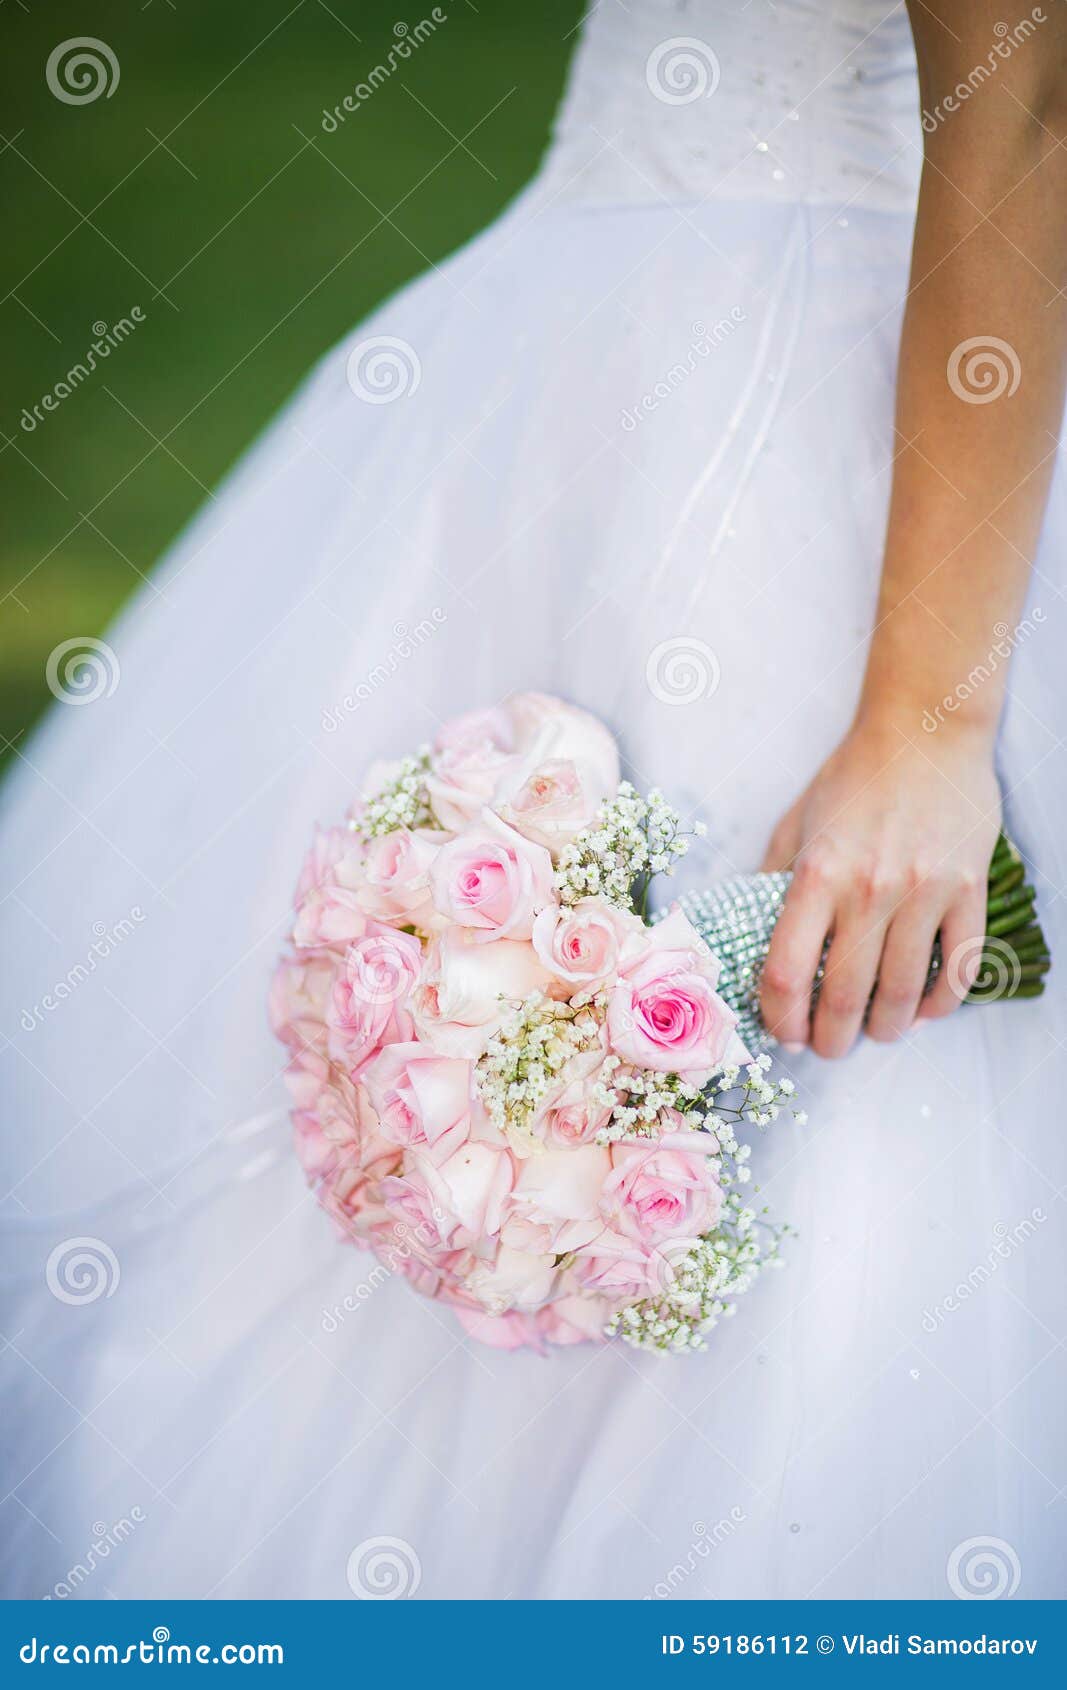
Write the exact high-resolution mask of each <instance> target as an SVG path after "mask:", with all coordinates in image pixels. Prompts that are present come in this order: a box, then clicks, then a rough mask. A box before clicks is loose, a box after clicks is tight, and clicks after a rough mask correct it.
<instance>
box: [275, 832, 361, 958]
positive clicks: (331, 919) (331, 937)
mask: <svg viewBox="0 0 1067 1690" xmlns="http://www.w3.org/2000/svg"><path fill="white" fill-rule="evenodd" d="M361 859H362V848H361V846H360V845H359V844H358V843H357V841H356V838H355V836H354V835H353V834H352V833H350V832H348V831H347V830H346V829H345V828H341V827H331V828H328V829H323V828H317V829H316V831H315V840H314V843H313V845H312V847H311V850H310V851H309V852H308V854H307V856H306V857H305V859H304V866H303V868H302V869H301V871H300V878H299V880H298V881H297V886H296V897H295V900H294V901H295V905H296V920H295V921H294V923H293V944H294V945H295V946H296V947H297V949H298V950H313V949H317V948H318V947H319V946H322V945H346V944H348V943H349V941H350V940H352V939H358V938H359V936H360V934H361V933H363V932H364V931H365V930H366V926H367V923H366V920H365V918H364V915H363V912H362V910H361V909H360V907H359V903H358V901H357V896H356V891H357V888H358V886H359V883H360V879H361V876H362V868H361Z"/></svg>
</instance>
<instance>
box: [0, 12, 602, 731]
mask: <svg viewBox="0 0 1067 1690" xmlns="http://www.w3.org/2000/svg"><path fill="white" fill-rule="evenodd" d="M440 10H441V11H444V12H445V13H446V14H447V16H446V21H445V22H444V23H441V24H440V25H439V26H438V27H437V28H436V29H435V30H434V32H433V33H432V35H430V36H429V37H428V38H427V39H426V40H424V41H423V43H422V44H421V45H420V46H418V47H417V48H415V49H413V51H412V53H411V55H410V57H409V58H408V60H407V61H406V62H403V63H402V64H401V66H400V68H399V70H398V71H397V72H396V73H395V74H393V75H392V76H390V77H389V79H388V80H387V81H386V82H385V83H384V84H383V85H382V86H381V87H379V88H378V89H377V90H376V91H375V93H374V94H373V97H372V98H371V99H370V100H369V101H367V102H366V103H365V104H364V105H363V106H362V107H361V108H360V110H359V111H358V112H357V113H355V114H352V115H351V116H349V117H348V118H347V120H346V121H345V123H344V124H343V125H342V126H341V127H340V128H339V129H338V131H337V132H336V133H334V134H332V135H331V134H327V133H325V132H324V131H323V130H322V128H321V124H320V119H321V115H322V112H323V109H324V108H332V107H334V106H336V105H337V103H338V102H339V101H340V100H341V99H342V97H343V96H344V94H345V93H346V92H348V91H349V90H350V89H351V88H352V87H353V86H354V84H355V83H357V82H359V81H361V80H362V79H363V78H364V77H365V76H366V75H367V73H368V72H369V71H370V69H371V68H372V67H373V66H374V65H375V64H376V63H380V62H382V61H383V59H384V57H385V55H386V54H387V53H388V50H389V48H390V46H391V45H392V44H394V43H395V41H396V39H397V36H396V34H395V33H394V29H395V26H396V25H397V23H398V22H404V21H406V22H407V24H408V25H409V26H410V28H412V29H413V28H414V26H415V25H416V24H417V23H418V22H419V20H420V19H421V18H423V17H427V16H429V14H430V11H431V8H430V7H429V6H425V5H423V4H422V3H421V0H420V4H419V6H418V7H417V8H416V9H413V10H412V11H411V12H410V13H409V14H408V15H407V17H406V19H405V17H404V14H403V13H402V12H400V11H399V9H398V7H397V6H396V5H395V4H391V5H389V6H384V5H381V4H378V3H374V0H369V3H363V4H360V5H359V6H354V5H352V4H345V3H344V0H330V3H329V5H327V4H326V0H230V3H229V4H228V5H227V6H225V7H222V6H219V5H218V3H217V0H213V3H211V0H178V3H177V4H176V5H171V4H170V0H149V3H148V4H147V5H145V6H144V7H143V8H142V7H140V6H138V7H130V6H129V5H127V4H118V3H116V0H102V3H101V4H98V5H97V6H95V7H94V8H93V11H92V15H91V17H90V16H89V15H87V14H86V13H85V12H84V8H83V7H82V6H81V5H80V4H75V3H73V0H61V3H59V4H54V5H51V6H49V7H47V8H44V7H35V8H32V9H30V10H28V11H23V10H21V9H20V8H18V7H15V6H8V7H5V8H4V9H3V13H2V16H0V30H2V31H3V49H4V50H3V53H2V54H0V65H2V69H0V89H2V109H3V113H4V117H3V120H2V123H0V131H2V135H3V142H0V146H3V145H4V143H11V144H10V145H7V146H6V150H3V151H2V153H0V187H2V192H3V196H4V200H3V203H4V206H5V212H6V216H5V240H4V249H3V256H2V258H0V266H2V273H3V277H4V287H3V295H4V299H3V308H2V311H0V334H2V337H3V343H4V361H3V367H4V369H5V371H6V372H7V380H6V382H5V387H4V399H3V417H2V427H0V436H2V440H0V445H2V450H0V505H2V509H3V511H4V514H5V522H4V525H3V531H2V537H0V732H2V734H3V737H4V741H5V742H7V743H16V744H17V743H19V742H21V740H22V739H23V737H24V736H25V734H26V733H27V731H28V730H29V728H30V726H31V725H32V723H33V721H34V719H35V718H36V717H37V715H38V714H39V713H40V711H41V710H42V709H43V707H44V706H45V704H47V703H48V702H49V694H48V691H47V687H46V684H45V663H46V660H47V657H48V654H49V652H50V651H51V650H52V648H53V647H54V646H55V645H56V644H57V643H58V642H59V641H61V640H64V639H67V638H71V637H73V636H75V635H97V636H99V635H100V634H102V633H103V632H104V630H105V629H106V627H107V624H108V623H109V622H110V621H111V619H112V617H113V616H114V614H115V612H116V611H117V610H118V608H119V606H120V605H121V604H122V602H123V600H124V599H126V598H127V597H128V595H129V594H130V593H131V592H133V591H135V590H136V589H137V587H138V586H139V585H140V583H141V580H142V579H143V577H144V576H145V575H147V574H148V573H149V572H150V571H151V568H152V565H153V563H154V561H155V560H156V558H157V557H158V556H159V554H160V552H161V551H162V550H163V548H164V547H165V546H166V544H167V543H168V542H169V540H170V539H171V538H172V537H173V536H174V535H175V534H176V533H177V532H178V530H179V529H180V528H181V526H182V525H183V523H184V522H185V521H186V520H187V519H188V518H189V517H190V516H191V515H192V513H193V512H194V511H195V509H196V508H197V506H198V505H199V504H200V503H201V502H202V501H203V500H204V498H205V497H206V490H207V489H210V488H211V487H213V486H214V485H215V484H216V483H217V482H218V480H219V478H220V477H221V475H222V474H223V472H224V471H225V470H226V468H227V467H228V466H229V465H230V464H231V463H232V462H233V460H234V458H235V457H236V456H237V455H238V454H239V453H240V452H241V450H242V449H243V448H244V447H245V446H246V445H247V444H248V443H249V441H250V440H251V439H252V438H253V437H254V436H255V434H256V433H257V432H258V431H259V429H260V428H261V427H262V426H263V425H264V424H265V423H266V422H267V421H268V419H269V418H270V417H271V415H272V413H273V412H274V411H275V410H276V409H277V407H278V405H279V404H280V403H281V402H282V400H283V399H284V398H285V397H286V395H287V394H288V393H289V392H290V391H291V390H292V388H293V387H294V386H295V384H296V383H297V382H298V381H299V379H300V377H301V376H302V375H303V373H304V372H305V371H306V369H307V368H308V367H309V365H310V364H311V363H312V362H313V361H314V360H315V359H316V358H317V357H318V356H319V355H320V354H321V353H322V352H323V351H324V350H325V349H326V348H327V347H328V346H329V345H330V344H331V343H332V342H333V341H335V340H336V339H337V338H338V337H339V336H340V335H341V334H343V333H345V332H346V331H347V330H348V329H349V328H351V327H352V326H353V325H354V324H355V323H356V322H358V321H359V319H360V318H361V317H362V316H364V315H365V314H366V313H367V312H368V311H369V310H371V309H372V308H373V307H374V306H375V305H376V304H378V303H379V302H380V301H381V300H382V299H383V298H384V297H386V296H387V295H388V294H390V293H391V292H393V291H394V290H395V289H396V288H398V287H400V286H402V285H403V284H404V283H405V282H406V281H408V280H409V279H410V278H411V277H412V276H415V275H417V274H419V273H421V272H422V271H423V270H424V269H425V268H426V267H427V265H428V264H429V263H431V262H439V261H440V260H441V259H442V258H444V257H445V256H447V254H448V253H450V252H451V251H453V250H454V249H455V248H456V247H457V246H459V245H460V244H462V243H463V242H464V241H465V240H467V239H468V238H469V237H470V236H472V235H473V234H475V233H476V232H477V231H478V230H479V229H481V228H482V227H484V226H485V224H486V223H487V222H489V221H490V220H491V219H492V218H493V217H494V216H495V215H497V213H498V212H499V211H501V210H502V209H503V207H504V206H505V205H506V204H507V203H508V201H509V200H510V199H511V198H512V197H513V196H514V194H515V193H516V192H517V191H518V189H519V188H520V187H521V186H522V185H523V183H524V182H525V181H527V180H528V178H529V177H530V176H531V174H532V173H533V171H534V170H535V168H536V166H537V162H538V159H539V156H540V154H541V151H542V150H543V147H544V145H545V141H546V137H547V133H548V125H549V122H550V119H551V114H552V111H553V109H554V106H555V104H556V102H557V100H558V97H559V93H560V90H561V87H562V83H563V77H564V74H565V69H566V63H567V59H568V57H569V53H570V50H571V47H572V45H573V33H572V31H573V29H574V25H575V23H576V22H577V18H578V15H579V10H580V8H579V6H578V5H577V4H576V3H575V0H566V3H565V0H538V5H537V6H536V7H533V6H517V5H515V4H514V3H513V0H478V4H477V8H475V6H474V5H473V4H471V3H470V0H455V3H454V4H452V5H446V6H444V7H442V8H440ZM86 33H91V34H92V35H94V36H95V37H97V38H99V39H101V40H103V41H105V42H107V44H108V45H109V46H110V47H111V49H112V50H113V52H114V54H115V55H116V57H117V60H118V63H119V67H120V74H119V81H118V84H117V86H116V87H115V88H114V91H113V93H112V94H111V96H110V97H103V96H102V97H100V98H98V99H95V100H93V101H91V102H89V103H86V104H81V105H71V104H66V103H64V102H62V101H60V100H58V99H56V98H55V97H54V95H53V94H52V93H51V92H50V91H49V88H48V86H47V83H46V78H45V65H46V61H47V59H48V56H49V54H50V52H51V51H52V49H53V48H54V47H55V46H56V45H57V43H60V42H62V41H64V40H67V39H70V38H74V37H78V36H83V35H85V34H86ZM356 36H358V37H359V38H360V39H359V40H357V39H355V37H356ZM471 131H473V132H472V133H469V136H468V132H471ZM465 136H468V139H466V140H465V141H464V140H462V138H463V137H465ZM159 142H163V143H164V144H163V145H160V144H158V143H159ZM457 142H459V143H460V144H457ZM133 306H138V307H139V309H140V311H141V312H142V313H143V316H144V321H143V322H142V323H141V324H139V325H138V326H136V327H135V329H134V330H133V332H132V333H131V334H130V335H129V336H128V338H127V339H126V340H125V341H124V342H123V344H122V345H121V346H119V347H117V348H116V350H115V351H114V352H113V353H112V354H111V356H110V357H109V359H108V360H107V362H106V364H104V365H102V366H101V367H100V368H98V369H97V370H96V371H95V372H93V373H92V374H90V375H89V376H88V378H87V379H86V380H84V381H83V382H82V383H81V384H80V385H78V386H77V388H76V389H75V391H73V392H72V393H71V394H70V396H69V397H67V398H65V399H63V400H62V402H61V403H60V404H59V405H58V406H57V408H56V409H55V410H54V411H52V412H50V413H49V414H47V415H45V416H44V420H43V421H41V422H39V423H38V425H37V426H36V427H35V428H33V429H32V430H31V429H28V428H27V427H26V426H24V424H23V421H22V420H21V419H22V417H23V412H24V408H25V409H27V410H29V411H31V412H32V408H33V406H34V405H35V404H39V402H40V400H41V397H42V395H44V394H45V393H46V392H50V391H51V390H52V389H53V387H54V384H55V383H56V382H57V381H59V380H61V378H62V377H63V376H64V374H65V372H66V371H67V370H68V369H69V368H70V367H71V365H72V364H74V363H75V362H77V361H78V360H79V359H84V357H85V354H86V352H87V350H88V348H89V346H90V344H91V342H92V340H93V339H94V330H93V325H94V324H95V323H100V322H102V323H105V324H109V325H110V324H113V323H115V322H117V321H118V320H119V319H120V318H122V317H124V316H127V317H128V316H129V313H130V311H131V308H132V307H133ZM31 420H32V419H31Z"/></svg>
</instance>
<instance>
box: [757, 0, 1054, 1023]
mask: <svg viewBox="0 0 1067 1690" xmlns="http://www.w3.org/2000/svg"><path fill="white" fill-rule="evenodd" d="M908 11H909V15H910V18H911V25H912V32H913V34H914V37H915V44H916V52H917V55H918V61H919V81H920V93H921V101H922V107H923V111H924V113H927V114H930V115H929V116H928V117H927V118H926V119H925V120H924V129H926V130H927V134H926V147H925V162H924V167H923V174H922V185H921V189H920V194H919V210H918V217H917V221H916V230H915V243H914V250H913V256H912V270H911V281H910V288H909V294H908V300H907V306H906V309H905V314H904V325H903V332H902V337H901V349H900V368H899V374H898V380H897V418H896V428H897V457H896V462H895V468H894V476H893V487H892V496H891V500H890V511H889V524H888V530H887V536H886V546H885V559H884V565H883V574H882V585H881V595H880V601H879V607H878V615H877V620H876V626H875V629H874V632H873V635H872V639H871V645H870V651H869V655H868V661H867V669H866V675H865V678H864V682H863V687H862V692H861V696H860V700H859V704H858V707H857V711H856V716H855V720H854V723H853V726H852V729H851V730H850V732H849V734H848V736H847V738H846V739H845V741H844V743H843V744H842V745H841V746H840V747H839V748H838V750H837V751H836V752H835V753H834V755H833V756H832V757H831V758H830V760H829V762H828V763H827V764H826V765H825V766H824V768H823V769H822V770H821V771H820V773H819V774H818V775H817V776H816V778H815V780H814V781H813V783H812V785H811V786H810V787H809V788H808V790H807V791H806V792H805V793H804V794H803V795H802V797H801V798H800V799H799V800H798V802H797V803H796V804H795V805H794V806H793V808H792V809H791V810H790V811H789V813H788V814H787V815H786V816H785V817H784V818H783V820H782V821H781V822H780V823H779V826H778V828H777V829H776V831H775V834H774V837H773V839H772V841H771V844H770V847H769V851H768V857H767V860H766V863H765V866H766V867H771V868H780V867H786V866H790V865H792V866H793V867H794V868H795V870H796V878H795V881H794V885H793V887H792V889H791V891H790V894H789V897H788V899H787V902H786V906H785V909H784V911H783V914H782V917H781V920H780V921H779V923H778V927H777V929H776V931H775V935H774V940H773V943H772V945H771V949H770V953H769V956H768V959H767V965H766V968H765V970H764V976H763V988H762V1005H763V1012H764V1017H765V1019H766V1022H767V1025H768V1026H769V1027H770V1028H771V1029H772V1031H774V1032H776V1033H777V1034H778V1035H779V1037H780V1038H782V1039H783V1041H785V1042H786V1043H788V1044H793V1045H798V1044H802V1043H807V1042H809V1041H810V1043H811V1044H812V1045H813V1046H814V1048H815V1050H816V1051H818V1052H819V1054H820V1055H822V1056H843V1055H844V1054H845V1053H846V1052H847V1051H848V1049H849V1048H850V1046H851V1045H852V1044H853V1042H854V1040H855V1038H856V1036H857V1034H858V1032H859V1030H860V1027H861V1025H862V1023H863V1017H864V1013H865V1010H866V1006H867V1003H868V1001H869V999H870V995H871V992H872V991H873V989H874V983H875V979H876V977H877V980H878V991H877V995H876V997H875V1001H874V1004H873V1007H872V1011H871V1015H870V1020H869V1023H868V1027H867V1031H868V1032H869V1034H870V1035H871V1037H873V1038H877V1039H893V1038H897V1037H899V1036H900V1034H901V1033H903V1032H905V1031H907V1029H908V1028H909V1027H910V1026H911V1025H912V1024H913V1022H914V1020H915V1017H916V1014H917V1012H918V1011H919V1009H920V1000H921V998H922V990H923V985H924V982H925V978H926V972H927V967H928V963H929V958H930V951H931V947H932V944H933V940H934V937H935V935H936V933H937V932H938V930H939V929H940V931H941V935H942V943H943V945H944V947H945V949H946V952H947V953H951V952H952V951H953V950H954V949H955V948H956V947H957V946H965V947H966V946H968V944H969V942H971V941H974V940H976V939H978V938H979V937H980V936H981V935H982V934H983V933H984V930H985V886H986V874H987V870H988V865H989V858H990V854H991V851H992V848H993V844H994V842H995V839H996V834H997V829H998V826H999V819H1000V799H999V793H998V791H997V786H996V781H995V777H994V773H993V744H994V738H995V734H996V729H997V723H998V720H999V716H1000V711H1001V706H1002V703H1003V695H1004V686H1005V680H1006V670H1007V664H1006V662H1004V661H1003V660H1002V659H1000V658H995V659H994V663H993V665H992V672H990V668H991V666H990V664H989V657H990V653H991V651H993V650H994V648H995V646H996V645H997V643H998V639H999V641H1000V644H1001V646H1002V647H1003V630H1004V626H1005V625H1006V626H1007V627H1008V628H1009V629H1013V628H1014V627H1015V626H1016V623H1017V622H1018V618H1019V613H1020V610H1021V607H1022V602H1023V596H1024V593H1025V590H1026V583H1027V577H1028V574H1029V570H1030V560H1031V558H1032V556H1033V552H1034V548H1035V546H1036V544H1037V539H1038V534H1039V531H1040V527H1041V522H1042V517H1043V514H1044V507H1045V500H1046V497H1047V493H1048V486H1049V480H1050V477H1051V473H1052V466H1053V463H1054V461H1055V455H1056V450H1057V438H1058V434H1059V430H1060V425H1061V420H1062V415H1063V404H1064V385H1065V369H1067V298H1065V297H1064V296H1063V295H1062V294H1061V293H1060V289H1062V288H1065V287H1067V145H1065V143H1067V3H1065V0H1044V4H1043V5H1042V6H1038V7H1035V8H1034V10H1033V12H1032V13H1024V14H1023V15H1024V17H1025V18H1026V19H1027V21H1028V27H1029V25H1030V24H1032V25H1033V28H1032V33H1029V34H1027V35H1024V36H1022V37H1020V38H1019V39H1017V40H1016V39H1013V37H1012V29H1013V27H1014V26H1011V25H1009V31H1008V36H1007V37H1004V36H1003V34H1001V33H998V31H1003V28H1004V25H1003V23H1002V21H1001V19H1002V17H1003V16H1004V15H1005V14H1004V9H1003V5H1002V3H1001V0H997V3H996V5H990V4H987V0H909V6H908ZM1007 48H1010V51H1009V50H1006V49H1007ZM977 67H983V70H982V72H979V71H978V68H977ZM958 87H963V88H964V89H965V90H966V97H964V98H960V96H959V95H958V94H957V93H955V92H954V90H956V89H957V88H958ZM946 96H947V97H948V98H947V100H946ZM953 108H955V109H953ZM967 342H973V343H974V345H973V346H972V347H968V346H967V344H966V343H967ZM983 348H984V349H985V351H984V352H983ZM994 394H996V397H994ZM1065 662H1067V656H1065ZM983 673H984V674H985V675H986V676H987V678H985V679H981V678H978V679H976V680H975V681H974V682H973V684H972V683H971V682H969V681H968V677H969V676H973V675H975V674H978V675H979V676H980V675H981V674H983ZM961 683H963V685H961ZM957 688H959V689H960V691H961V692H963V693H964V694H965V695H966V696H964V697H963V699H962V700H960V699H958V698H957ZM946 698H948V699H951V701H952V706H951V707H950V708H945V705H944V702H943V701H944V700H945V699H946ZM827 934H832V943H831V949H830V954H829V957H828V959H827V972H826V978H825V981H824V984H823V989H822V992H821V994H820V997H819V1002H818V1007H817V1009H816V1013H815V1016H814V1021H813V1022H812V1021H811V1017H810V995H811V981H812V978H813V976H814V973H815V969H816V967H817V965H818V961H819V957H820V954H821V951H822V946H823V943H824V940H825V938H826V936H827ZM972 948H973V950H974V952H975V954H974V957H973V965H974V966H976V965H977V960H978V959H977V948H978V947H977V946H973V947H972ZM971 972H973V967H972V970H971ZM969 978H970V973H969V972H968V971H967V970H964V971H963V973H962V981H963V987H964V989H966V984H967V983H968V982H969ZM958 1001H959V1000H958V998H957V996H956V995H955V993H954V991H953V987H952V984H951V982H950V979H949V977H948V972H947V971H946V972H943V973H942V976H941V978H940V979H939V981H938V983H937V985H936V987H935V989H934V991H933V992H932V993H931V995H930V997H929V998H928V999H926V1000H925V1001H923V1002H922V1011H921V1012H922V1014H923V1015H924V1016H925V1015H942V1014H945V1013H947V1012H948V1011H949V1010H951V1009H954V1008H955V1007H956V1005H957V1003H958Z"/></svg>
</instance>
